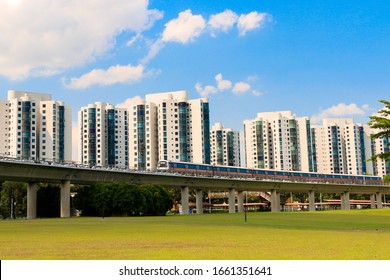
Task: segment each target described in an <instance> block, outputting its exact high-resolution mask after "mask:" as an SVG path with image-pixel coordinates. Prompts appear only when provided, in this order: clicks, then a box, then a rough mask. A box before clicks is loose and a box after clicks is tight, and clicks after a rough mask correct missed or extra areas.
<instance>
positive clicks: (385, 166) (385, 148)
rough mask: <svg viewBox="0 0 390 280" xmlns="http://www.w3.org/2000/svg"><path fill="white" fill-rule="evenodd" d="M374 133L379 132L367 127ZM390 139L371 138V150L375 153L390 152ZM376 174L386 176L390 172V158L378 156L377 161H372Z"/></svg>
mask: <svg viewBox="0 0 390 280" xmlns="http://www.w3.org/2000/svg"><path fill="white" fill-rule="evenodd" d="M367 130H369V131H370V132H371V133H372V134H374V133H377V132H379V131H378V130H373V129H370V128H367ZM389 147H390V139H389V138H388V137H384V138H379V139H373V140H371V151H372V154H373V155H376V154H381V153H385V152H389ZM372 165H373V169H374V174H375V175H378V176H381V177H383V176H385V175H387V174H390V160H383V159H380V158H377V159H376V161H374V162H372Z"/></svg>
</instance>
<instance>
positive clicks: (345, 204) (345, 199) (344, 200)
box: [340, 192, 351, 210]
mask: <svg viewBox="0 0 390 280" xmlns="http://www.w3.org/2000/svg"><path fill="white" fill-rule="evenodd" d="M340 198H341V209H342V210H351V206H350V204H349V192H343V193H341V194H340Z"/></svg>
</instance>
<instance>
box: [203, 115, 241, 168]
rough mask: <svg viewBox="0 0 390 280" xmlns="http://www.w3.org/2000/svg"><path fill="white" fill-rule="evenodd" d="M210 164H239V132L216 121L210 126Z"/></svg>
mask: <svg viewBox="0 0 390 280" xmlns="http://www.w3.org/2000/svg"><path fill="white" fill-rule="evenodd" d="M210 143H211V164H213V165H227V166H240V164H241V159H240V133H239V132H238V131H233V129H231V128H224V127H223V125H222V124H221V123H216V124H214V125H213V127H212V128H211V135H210Z"/></svg>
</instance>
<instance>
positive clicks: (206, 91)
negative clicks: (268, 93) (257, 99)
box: [195, 73, 263, 97]
mask: <svg viewBox="0 0 390 280" xmlns="http://www.w3.org/2000/svg"><path fill="white" fill-rule="evenodd" d="M253 77H254V76H251V77H248V78H247V79H246V80H247V81H254V79H253ZM214 78H215V81H216V86H213V85H207V86H205V87H203V86H202V84H201V83H196V84H195V89H196V91H197V92H198V93H199V94H200V95H201V96H202V97H208V96H209V95H211V94H215V93H220V92H223V91H226V90H230V89H231V90H232V92H233V93H234V94H237V95H239V94H245V93H247V92H249V91H250V92H251V93H252V95H253V96H261V95H263V93H262V92H260V91H259V90H256V89H252V86H251V85H250V84H249V83H246V82H237V83H235V84H234V87H233V84H232V82H231V81H229V80H224V79H223V77H222V74H221V73H219V74H217V75H216V76H215V77H214Z"/></svg>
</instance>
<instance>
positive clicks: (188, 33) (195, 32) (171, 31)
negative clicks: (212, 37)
mask: <svg viewBox="0 0 390 280" xmlns="http://www.w3.org/2000/svg"><path fill="white" fill-rule="evenodd" d="M205 27H206V21H205V20H204V18H203V16H201V15H193V14H192V12H191V10H185V11H184V12H181V13H179V17H178V18H176V19H173V20H171V21H169V22H168V23H166V24H165V30H164V32H163V34H162V40H163V41H164V42H179V43H182V44H186V43H188V42H190V41H191V40H194V39H195V38H197V37H199V36H200V34H201V33H202V32H203V30H204V29H205Z"/></svg>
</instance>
